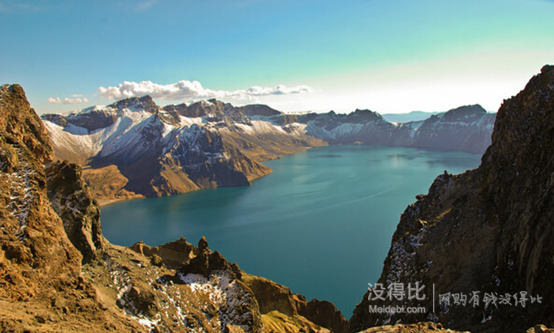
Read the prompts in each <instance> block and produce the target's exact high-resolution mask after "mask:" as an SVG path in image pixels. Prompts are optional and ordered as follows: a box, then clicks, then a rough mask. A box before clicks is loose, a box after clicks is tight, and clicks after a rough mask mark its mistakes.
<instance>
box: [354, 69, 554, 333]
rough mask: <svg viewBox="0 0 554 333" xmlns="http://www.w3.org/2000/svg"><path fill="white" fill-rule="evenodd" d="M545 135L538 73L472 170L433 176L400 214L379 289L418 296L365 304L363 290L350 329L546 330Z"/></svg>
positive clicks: (551, 75) (548, 121)
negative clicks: (411, 309) (429, 324)
mask: <svg viewBox="0 0 554 333" xmlns="http://www.w3.org/2000/svg"><path fill="white" fill-rule="evenodd" d="M553 129H554V67H553V66H545V67H544V68H543V69H542V70H541V73H540V74H539V75H537V76H535V77H533V78H532V79H531V80H530V82H529V83H528V84H527V86H526V87H525V89H524V90H523V91H521V92H520V93H519V94H518V95H517V96H515V97H513V98H511V99H508V100H506V101H504V103H503V105H502V106H501V108H500V110H499V111H498V115H497V118H496V124H495V128H494V133H493V136H492V144H491V146H490V147H489V149H488V150H487V152H486V153H485V154H484V156H483V158H482V163H481V166H480V167H479V168H478V169H476V170H472V171H468V172H466V173H464V174H461V175H456V176H454V175H449V174H446V173H445V174H444V175H441V176H439V177H437V179H436V180H435V182H434V183H433V185H432V186H431V188H430V189H429V193H428V194H427V195H421V196H418V198H417V199H418V201H417V202H416V203H414V204H412V205H411V206H409V207H408V208H407V209H406V211H405V212H404V213H403V214H402V217H401V220H400V223H399V225H398V227H397V230H396V232H395V234H394V236H393V239H392V245H391V249H390V251H389V254H388V256H387V258H386V260H385V266H384V269H383V273H382V275H381V277H380V279H379V283H382V284H383V286H385V287H386V286H390V285H393V284H394V283H396V284H398V283H402V284H403V285H404V286H408V284H409V283H411V284H412V286H414V285H415V283H420V284H421V285H425V286H426V289H425V294H426V296H427V298H426V299H424V300H421V301H416V300H411V301H408V300H407V299H405V298H404V299H402V300H400V299H399V298H395V297H390V298H385V300H384V301H381V300H377V301H376V300H375V299H374V298H373V299H372V300H368V297H371V295H374V296H375V295H376V294H375V291H374V290H372V291H371V292H370V291H368V293H366V295H365V296H364V299H363V300H362V302H361V303H360V304H359V305H358V306H357V307H356V309H355V311H354V315H353V317H352V318H351V320H350V331H351V332H357V331H360V330H362V329H365V328H368V327H371V326H375V325H382V324H384V323H389V322H390V323H395V322H397V321H398V320H400V321H402V322H404V323H410V322H417V321H423V320H426V319H427V320H429V319H432V320H436V321H439V322H441V323H442V324H443V325H445V326H447V327H450V328H454V329H459V330H472V331H478V332H484V331H487V332H522V331H525V330H526V329H527V328H528V327H532V326H533V325H535V324H537V323H544V324H547V325H549V326H551V325H552V324H553V323H554V316H553V315H552V308H553V306H554V303H553V302H554V301H553V300H554V286H553V285H552V282H551V279H550V277H551V276H552V274H553V273H554V272H553V267H554V266H553V265H552V258H553V257H554V247H553V246H552V242H551V240H552V239H553V237H554V228H553V227H552V219H553V217H554V209H553V207H554V197H553V196H552V191H553V190H554V178H553V174H552V170H554V145H553V144H552V143H554V130H553ZM433 285H434V287H435V294H434V295H435V297H432V290H431V288H432V286H433ZM475 292H478V294H475ZM449 293H450V294H449ZM441 295H442V296H441ZM461 295H466V297H467V299H465V300H464V298H463V296H461ZM472 296H474V298H471V297H472ZM472 299H473V300H472ZM433 300H434V301H435V311H434V312H433V311H432V309H433ZM474 300H476V301H478V303H477V302H474ZM410 304H411V305H412V306H423V307H424V308H426V311H425V312H424V313H420V314H399V313H396V314H393V313H391V312H389V313H370V311H369V306H370V305H377V306H388V305H391V306H396V305H398V306H403V305H406V306H408V305H410Z"/></svg>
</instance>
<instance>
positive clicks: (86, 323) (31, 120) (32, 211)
mask: <svg viewBox="0 0 554 333" xmlns="http://www.w3.org/2000/svg"><path fill="white" fill-rule="evenodd" d="M135 102H137V101H135ZM138 102H140V103H141V105H140V107H141V108H142V107H144V103H146V102H148V100H146V99H145V100H142V101H138ZM126 105H127V106H129V105H131V104H126ZM136 105H138V104H132V105H131V106H130V107H133V108H134V107H137V106H136ZM0 116H1V117H0V189H1V191H0V203H1V205H0V286H1V288H0V330H1V331H2V332H70V331H87V332H107V331H108V332H110V331H111V332H190V331H201V332H263V331H264V330H265V331H271V329H270V328H268V329H267V330H266V329H265V326H264V322H263V320H262V314H261V313H260V311H259V306H258V301H257V299H256V297H255V295H254V293H253V292H252V290H251V289H250V288H249V287H248V286H247V284H246V283H245V282H243V281H242V280H241V277H242V275H243V274H245V273H244V272H242V271H241V270H240V269H239V268H238V265H236V264H231V263H228V262H227V261H226V259H225V258H224V257H223V256H222V255H221V254H219V253H218V252H212V251H211V250H210V249H209V248H208V243H207V241H206V240H205V239H201V241H200V243H199V246H198V247H195V246H192V245H191V244H189V243H187V242H186V240H185V239H183V238H181V239H179V240H177V241H175V242H171V243H168V244H165V245H161V246H157V247H150V246H147V245H145V244H144V243H140V242H139V243H137V244H135V245H134V246H133V247H132V248H125V247H119V246H115V245H112V244H110V243H109V242H108V241H107V240H105V239H104V238H103V236H102V233H101V229H100V221H99V208H98V205H97V203H96V201H95V200H94V199H92V197H91V195H90V193H89V188H88V186H87V185H86V184H85V182H84V180H83V179H82V177H81V168H80V167H79V166H77V165H75V164H71V163H68V162H52V156H51V151H52V149H51V146H50V142H49V140H48V134H47V132H46V130H45V128H44V127H43V125H42V123H41V121H40V119H39V118H38V116H37V115H36V114H35V112H34V110H32V109H31V108H30V105H29V103H28V102H27V100H26V98H25V94H24V92H23V89H22V88H21V87H19V86H17V85H13V86H2V87H1V88H0ZM310 303H312V304H315V305H312V307H313V309H311V310H309V311H307V312H306V313H307V315H309V314H310V313H329V311H331V312H330V313H333V312H332V311H333V310H334V311H335V312H336V309H334V307H330V303H325V304H324V306H322V307H319V306H317V303H314V301H312V302H310ZM320 308H321V309H322V310H321V311H320V310H318V309H320ZM273 313H275V315H276V316H278V317H279V320H282V322H280V323H277V324H275V325H272V326H271V327H273V328H275V327H277V331H284V330H282V329H281V328H283V327H285V326H286V330H285V331H287V330H288V331H291V332H297V331H300V330H308V329H309V330H311V331H314V332H328V331H329V330H327V329H326V328H324V327H322V326H321V325H323V324H320V325H318V324H317V323H314V322H312V321H310V320H309V319H307V318H305V317H303V316H301V315H298V316H296V317H294V318H293V317H290V316H288V315H286V314H282V313H280V312H279V311H277V310H275V311H273ZM335 315H338V316H340V313H338V314H337V313H335ZM314 318H315V317H314ZM342 319H343V320H344V318H342ZM329 325H331V323H330V324H329Z"/></svg>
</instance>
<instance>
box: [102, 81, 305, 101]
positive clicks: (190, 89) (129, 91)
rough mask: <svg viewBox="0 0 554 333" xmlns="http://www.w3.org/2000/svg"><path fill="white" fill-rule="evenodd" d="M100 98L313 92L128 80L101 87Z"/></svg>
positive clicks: (300, 88)
mask: <svg viewBox="0 0 554 333" xmlns="http://www.w3.org/2000/svg"><path fill="white" fill-rule="evenodd" d="M98 91H99V93H100V96H102V97H104V98H108V99H122V98H129V97H139V96H144V95H150V96H151V97H153V98H158V99H165V100H185V99H202V98H236V99H249V98H253V97H257V96H267V95H289V94H300V93H310V92H312V88H311V87H309V86H305V85H300V86H296V87H290V88H289V87H286V86H284V85H278V86H275V87H273V88H271V87H259V86H253V87H250V88H248V89H241V90H234V91H227V90H212V89H208V88H204V87H203V86H202V84H201V83H200V82H198V81H188V80H182V81H179V82H176V83H171V84H165V85H164V84H158V83H154V82H152V81H141V82H129V81H125V82H123V83H120V84H118V85H117V86H116V87H107V88H105V87H98Z"/></svg>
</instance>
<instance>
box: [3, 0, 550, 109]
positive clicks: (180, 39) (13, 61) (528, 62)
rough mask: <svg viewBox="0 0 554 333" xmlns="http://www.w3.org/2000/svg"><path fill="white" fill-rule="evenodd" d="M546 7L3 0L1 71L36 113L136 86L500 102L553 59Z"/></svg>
mask: <svg viewBox="0 0 554 333" xmlns="http://www.w3.org/2000/svg"><path fill="white" fill-rule="evenodd" d="M553 17H554V1H548V0H517V1H516V0H479V1H474V0H466V1H449V0H421V1H420V0H417V1H416V0H411V1H406V0H386V1H385V0H353V1H326V0H303V1H298V0H297V1H287V0H280V1H272V0H237V1H233V0H202V1H200V0H194V1H192V0H191V1H189V0H145V1H117V0H111V1H101V0H98V1H64V0H62V1H55V2H54V1H45V0H44V1H42V0H36V1H17V0H13V1H6V0H0V29H1V31H2V33H1V34H0V45H2V47H1V49H0V79H1V80H0V83H19V84H21V85H22V86H23V88H24V89H25V90H26V92H27V96H28V98H29V100H30V101H31V104H32V105H33V106H34V107H35V109H36V110H37V112H38V113H39V114H41V113H45V112H66V111H70V110H74V109H80V108H84V107H87V106H90V105H94V104H109V103H111V102H112V101H113V100H114V99H118V98H123V97H127V96H132V95H139V96H140V95H143V94H145V93H149V94H151V95H153V97H154V98H155V100H156V102H157V103H159V104H160V105H165V104H174V103H181V102H184V101H189V100H197V99H202V98H212V97H215V98H219V99H222V100H225V101H228V102H231V103H233V104H237V105H241V104H248V103H265V104H269V105H271V106H273V107H275V108H277V109H280V110H283V111H304V110H314V111H329V110H331V109H333V110H336V111H340V112H346V111H351V110H353V109H355V108H369V109H372V110H374V111H378V112H381V113H387V112H408V111H412V110H423V111H442V110H447V109H450V108H454V107H457V106H460V105H463V104H474V103H480V104H482V105H483V106H484V107H485V108H486V109H488V110H489V111H496V110H497V109H498V107H499V106H500V104H501V102H502V100H503V99H505V98H508V97H510V96H512V95H514V94H516V93H517V92H518V91H519V90H521V89H523V87H524V85H525V83H526V82H527V81H528V80H529V78H530V77H531V76H532V75H534V74H536V73H538V72H539V71H540V68H541V67H542V66H543V65H545V64H548V63H550V64H552V63H553V62H554V19H552V18H553ZM195 81H196V82H195Z"/></svg>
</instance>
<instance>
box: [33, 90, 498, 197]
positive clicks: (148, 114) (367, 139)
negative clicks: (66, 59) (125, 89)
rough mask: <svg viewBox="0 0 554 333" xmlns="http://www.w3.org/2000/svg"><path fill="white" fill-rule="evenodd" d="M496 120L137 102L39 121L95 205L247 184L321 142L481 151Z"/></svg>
mask: <svg viewBox="0 0 554 333" xmlns="http://www.w3.org/2000/svg"><path fill="white" fill-rule="evenodd" d="M494 117H495V116H494V114H487V113H486V111H485V110H484V109H482V108H481V107H480V106H468V107H461V108H459V109H455V110H451V111H449V112H447V113H444V114H441V115H440V116H432V117H431V118H429V119H427V120H425V121H422V122H412V123H406V124H396V123H391V122H388V121H386V120H385V119H384V118H383V117H382V116H381V115H379V114H378V113H376V112H372V111H369V110H356V111H355V112H352V113H350V114H337V113H335V112H333V111H331V112H329V113H325V114H316V113H303V114H286V113H283V112H280V111H277V110H274V109H272V108H270V107H268V106H265V105H248V106H244V107H234V106H233V105H231V104H228V103H223V102H220V101H216V100H209V101H200V102H197V103H194V104H191V105H186V104H180V105H168V106H165V107H159V106H157V105H156V104H155V103H154V101H153V100H152V98H150V97H149V96H144V97H140V98H130V99H125V100H121V101H118V102H116V103H113V104H111V105H108V106H94V107H90V108H86V109H83V110H81V111H76V112H72V113H70V114H67V115H59V114H47V115H44V116H43V117H42V119H43V122H44V124H45V126H46V128H47V129H48V131H49V132H50V136H51V139H52V142H53V146H54V153H55V156H56V157H57V158H59V159H65V160H69V161H71V162H76V163H79V164H81V165H84V166H86V167H87V168H86V169H85V171H84V174H85V177H86V178H87V181H88V182H89V184H90V185H91V187H92V189H93V193H94V195H95V196H96V197H97V198H101V199H126V198H131V197H140V196H147V197H152V196H163V195H171V194H176V193H184V192H188V191H193V190H197V189H202V188H213V187H219V186H241V185H247V184H249V182H250V181H251V180H253V179H256V178H259V177H263V176H265V175H267V174H269V173H270V172H271V169H269V168H268V167H266V166H264V165H262V164H261V163H260V162H261V161H264V160H268V159H274V158H278V157H280V156H282V155H284V154H289V153H294V152H299V151H303V150H305V149H308V148H310V147H314V146H319V145H325V144H375V145H389V146H406V147H421V148H436V149H444V150H461V151H468V152H474V153H482V152H484V150H485V149H486V147H487V146H488V145H489V144H490V133H491V132H492V126H493V123H494Z"/></svg>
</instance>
